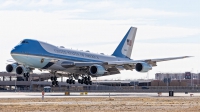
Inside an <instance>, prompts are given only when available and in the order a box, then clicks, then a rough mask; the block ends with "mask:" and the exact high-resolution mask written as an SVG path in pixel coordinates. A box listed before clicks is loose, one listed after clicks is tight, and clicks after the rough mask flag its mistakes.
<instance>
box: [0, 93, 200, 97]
mask: <svg viewBox="0 0 200 112" xmlns="http://www.w3.org/2000/svg"><path fill="white" fill-rule="evenodd" d="M191 94H193V96H195V97H197V96H200V93H188V94H185V93H174V97H190V95H191ZM41 96H42V93H41V92H1V93H0V98H41ZM109 96H111V97H158V93H87V95H81V94H80V93H74V92H72V93H70V95H68V96H66V95H65V94H64V92H56V93H45V95H44V97H45V98H76V97H109ZM168 96H169V93H162V95H161V96H159V97H168Z"/></svg>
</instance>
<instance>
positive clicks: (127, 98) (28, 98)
mask: <svg viewBox="0 0 200 112" xmlns="http://www.w3.org/2000/svg"><path fill="white" fill-rule="evenodd" d="M41 95H42V93H28V92H16V93H15V92H14V93H13V92H12V93H11V92H1V93H0V111H2V112H16V111H17V112H24V111H29V112H38V111H42V112H51V111H57V112H60V111H61V112H63V111H64V112H66V111H69V112H80V111H81V112H82V111H87V112H99V111H109V112H121V111H134V112H160V111H162V112H169V111H173V112H174V111H175V112H179V111H181V112H188V111H193V112H199V110H200V106H199V105H200V103H199V100H200V97H199V96H200V94H199V93H198V94H197V93H194V97H190V93H188V94H184V93H175V94H174V95H175V96H174V97H169V96H168V94H167V93H164V94H162V96H158V94H157V93H110V96H109V93H88V94H87V95H80V93H70V95H69V96H65V95H64V93H45V96H44V100H42V97H41Z"/></svg>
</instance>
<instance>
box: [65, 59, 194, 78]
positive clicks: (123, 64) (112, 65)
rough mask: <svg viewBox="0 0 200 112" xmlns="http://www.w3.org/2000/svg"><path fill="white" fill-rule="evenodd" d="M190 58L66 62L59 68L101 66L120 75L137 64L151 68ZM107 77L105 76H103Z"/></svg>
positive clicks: (108, 71) (110, 72)
mask: <svg viewBox="0 0 200 112" xmlns="http://www.w3.org/2000/svg"><path fill="white" fill-rule="evenodd" d="M189 57H191V56H181V57H170V58H158V59H144V60H130V61H109V62H68V61H64V62H62V63H61V66H62V67H64V68H69V67H75V68H77V69H79V68H82V69H83V68H88V67H90V66H92V65H94V64H98V65H102V66H103V67H104V68H106V69H107V73H108V74H116V73H120V71H119V70H123V69H125V70H133V69H135V65H136V64H137V63H147V64H149V65H151V66H157V62H162V61H170V60H175V59H184V58H189ZM105 75H107V74H105Z"/></svg>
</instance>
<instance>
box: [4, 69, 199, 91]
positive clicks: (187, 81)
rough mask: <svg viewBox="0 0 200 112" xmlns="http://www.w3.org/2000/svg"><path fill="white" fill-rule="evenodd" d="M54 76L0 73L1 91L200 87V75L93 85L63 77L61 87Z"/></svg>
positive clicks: (169, 75)
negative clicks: (54, 79) (65, 79)
mask: <svg viewBox="0 0 200 112" xmlns="http://www.w3.org/2000/svg"><path fill="white" fill-rule="evenodd" d="M51 76H52V74H50V73H43V74H31V75H30V77H29V78H28V80H27V79H25V78H24V77H23V76H16V75H15V74H10V73H6V72H0V90H1V91H8V90H9V91H35V92H36V91H42V90H43V89H44V87H47V86H48V87H51V88H52V91H88V90H95V91H101V90H102V91H105V90H113V91H115V90H119V91H132V90H143V89H151V88H152V89H158V88H160V89H164V88H167V89H168V87H182V88H187V87H200V80H199V78H200V74H194V73H190V72H186V73H156V74H155V79H152V80H104V81H103V80H93V85H85V84H79V83H76V84H68V83H66V81H64V79H63V77H61V78H60V81H59V86H52V82H51V80H50V78H51Z"/></svg>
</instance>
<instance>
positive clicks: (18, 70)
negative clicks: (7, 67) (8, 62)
mask: <svg viewBox="0 0 200 112" xmlns="http://www.w3.org/2000/svg"><path fill="white" fill-rule="evenodd" d="M28 72H30V70H29V68H26V67H24V66H21V65H20V66H18V67H17V68H16V73H17V74H18V75H23V74H24V73H28Z"/></svg>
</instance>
